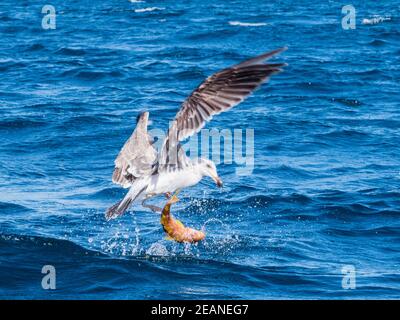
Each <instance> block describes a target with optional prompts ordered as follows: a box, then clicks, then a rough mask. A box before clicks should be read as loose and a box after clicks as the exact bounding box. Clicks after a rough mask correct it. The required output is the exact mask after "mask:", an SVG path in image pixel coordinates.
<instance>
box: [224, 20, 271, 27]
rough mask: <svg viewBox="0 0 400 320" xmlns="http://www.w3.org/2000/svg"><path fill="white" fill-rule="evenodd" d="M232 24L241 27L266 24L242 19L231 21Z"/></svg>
mask: <svg viewBox="0 0 400 320" xmlns="http://www.w3.org/2000/svg"><path fill="white" fill-rule="evenodd" d="M229 24H230V25H231V26H241V27H262V26H266V25H267V24H266V23H265V22H241V21H229Z"/></svg>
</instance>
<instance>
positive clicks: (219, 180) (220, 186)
mask: <svg viewBox="0 0 400 320" xmlns="http://www.w3.org/2000/svg"><path fill="white" fill-rule="evenodd" d="M212 178H213V180H214V181H215V184H216V185H217V186H218V188H222V186H223V185H224V184H223V183H222V180H221V179H220V177H218V176H217V177H214V176H213V177H212Z"/></svg>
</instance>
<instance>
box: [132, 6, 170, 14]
mask: <svg viewBox="0 0 400 320" xmlns="http://www.w3.org/2000/svg"><path fill="white" fill-rule="evenodd" d="M161 10H165V8H160V7H148V8H140V9H135V10H134V11H135V12H136V13H141V12H152V11H161Z"/></svg>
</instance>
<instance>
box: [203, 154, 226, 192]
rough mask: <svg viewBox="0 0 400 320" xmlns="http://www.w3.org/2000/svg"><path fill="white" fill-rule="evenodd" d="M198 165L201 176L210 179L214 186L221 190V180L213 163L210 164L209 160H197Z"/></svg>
mask: <svg viewBox="0 0 400 320" xmlns="http://www.w3.org/2000/svg"><path fill="white" fill-rule="evenodd" d="M198 163H199V167H200V170H201V173H202V174H203V176H208V177H210V178H211V179H213V180H214V182H215V184H216V185H217V186H218V187H220V188H221V187H222V186H223V184H222V180H221V178H220V177H219V176H218V172H217V167H216V166H215V163H214V162H212V161H211V160H208V159H203V158H200V159H198Z"/></svg>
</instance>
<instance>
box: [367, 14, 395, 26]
mask: <svg viewBox="0 0 400 320" xmlns="http://www.w3.org/2000/svg"><path fill="white" fill-rule="evenodd" d="M390 20H392V18H391V17H381V16H374V17H373V18H370V19H367V18H364V19H363V20H362V24H378V23H382V22H385V21H390Z"/></svg>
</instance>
